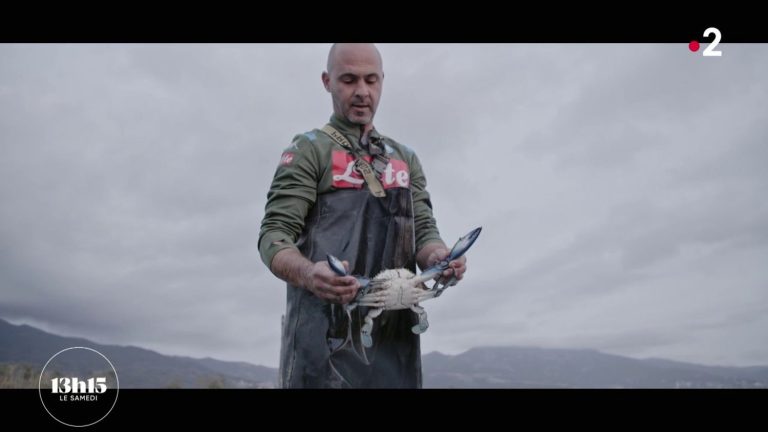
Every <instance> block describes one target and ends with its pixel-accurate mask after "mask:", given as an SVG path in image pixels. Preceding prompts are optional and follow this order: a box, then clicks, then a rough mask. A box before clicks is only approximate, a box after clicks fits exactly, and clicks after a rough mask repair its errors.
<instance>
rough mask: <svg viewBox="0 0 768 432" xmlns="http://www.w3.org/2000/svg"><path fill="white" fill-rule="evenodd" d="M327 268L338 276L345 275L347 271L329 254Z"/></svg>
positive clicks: (338, 260)
mask: <svg viewBox="0 0 768 432" xmlns="http://www.w3.org/2000/svg"><path fill="white" fill-rule="evenodd" d="M328 266H329V267H331V270H333V272H334V273H336V274H337V275H339V276H346V275H347V269H346V268H345V267H344V263H343V262H341V260H340V259H338V258H336V257H335V256H333V255H331V254H328Z"/></svg>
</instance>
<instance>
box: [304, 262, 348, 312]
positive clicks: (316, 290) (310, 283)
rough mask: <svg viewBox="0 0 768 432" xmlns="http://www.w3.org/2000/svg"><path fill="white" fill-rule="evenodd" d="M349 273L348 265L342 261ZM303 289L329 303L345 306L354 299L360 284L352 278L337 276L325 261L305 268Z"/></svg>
mask: <svg viewBox="0 0 768 432" xmlns="http://www.w3.org/2000/svg"><path fill="white" fill-rule="evenodd" d="M343 263H344V267H345V268H346V269H347V271H349V263H348V262H347V261H343ZM303 279H304V284H303V285H304V287H305V288H306V289H308V290H309V291H310V292H312V293H313V294H314V295H316V296H318V297H320V298H321V299H324V300H328V301H329V302H331V303H338V304H347V303H349V302H351V301H352V299H354V298H355V295H356V294H357V290H358V289H360V283H359V282H358V281H357V279H355V278H354V277H353V276H339V275H337V274H336V273H334V271H333V270H331V268H330V267H329V266H328V263H327V262H326V261H318V262H316V263H313V264H312V266H309V267H308V268H307V271H306V272H305V274H304V278H303Z"/></svg>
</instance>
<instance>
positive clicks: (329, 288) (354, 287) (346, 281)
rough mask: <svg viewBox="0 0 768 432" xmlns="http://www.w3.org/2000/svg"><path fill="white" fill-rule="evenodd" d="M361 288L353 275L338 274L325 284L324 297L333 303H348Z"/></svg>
mask: <svg viewBox="0 0 768 432" xmlns="http://www.w3.org/2000/svg"><path fill="white" fill-rule="evenodd" d="M359 289H360V283H359V282H358V281H357V279H355V278H354V277H352V276H336V277H333V278H331V280H330V281H329V282H327V283H325V284H323V290H322V291H323V294H324V295H323V297H324V298H325V299H326V300H328V301H329V302H331V303H339V304H347V303H349V302H351V301H352V300H353V299H354V298H355V295H357V291H358V290H359Z"/></svg>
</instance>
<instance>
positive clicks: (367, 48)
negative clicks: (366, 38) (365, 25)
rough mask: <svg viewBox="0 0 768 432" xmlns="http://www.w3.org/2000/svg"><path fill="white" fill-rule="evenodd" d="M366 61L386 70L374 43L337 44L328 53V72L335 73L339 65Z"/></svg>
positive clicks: (381, 69)
mask: <svg viewBox="0 0 768 432" xmlns="http://www.w3.org/2000/svg"><path fill="white" fill-rule="evenodd" d="M360 59H364V60H366V61H369V62H372V63H375V64H377V65H378V67H379V70H380V71H382V74H383V68H384V62H383V61H382V60H381V53H379V50H378V49H377V48H376V45H374V44H372V43H335V44H333V46H332V47H331V50H330V51H328V64H327V65H326V68H327V69H326V70H327V71H328V73H333V69H334V68H335V66H336V65H337V64H343V63H349V62H351V61H358V60H360Z"/></svg>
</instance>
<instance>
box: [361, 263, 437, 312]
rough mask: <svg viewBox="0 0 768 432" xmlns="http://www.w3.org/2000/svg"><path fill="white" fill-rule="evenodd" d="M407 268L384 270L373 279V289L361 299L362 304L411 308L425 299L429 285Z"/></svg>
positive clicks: (391, 307)
mask: <svg viewBox="0 0 768 432" xmlns="http://www.w3.org/2000/svg"><path fill="white" fill-rule="evenodd" d="M415 276H416V275H415V274H413V272H411V271H410V270H407V269H402V268H401V269H391V270H384V271H382V272H381V273H379V274H377V275H376V277H374V278H373V280H372V281H371V287H372V288H371V291H370V292H368V293H366V294H365V295H364V296H363V298H361V299H360V302H359V304H360V305H362V306H373V307H380V308H383V309H387V310H398V309H410V308H411V307H412V306H414V305H415V304H417V303H418V302H419V301H420V300H422V299H423V296H424V291H426V289H427V287H426V286H425V285H424V284H423V283H421V282H420V281H419V280H418V279H417V278H415Z"/></svg>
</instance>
